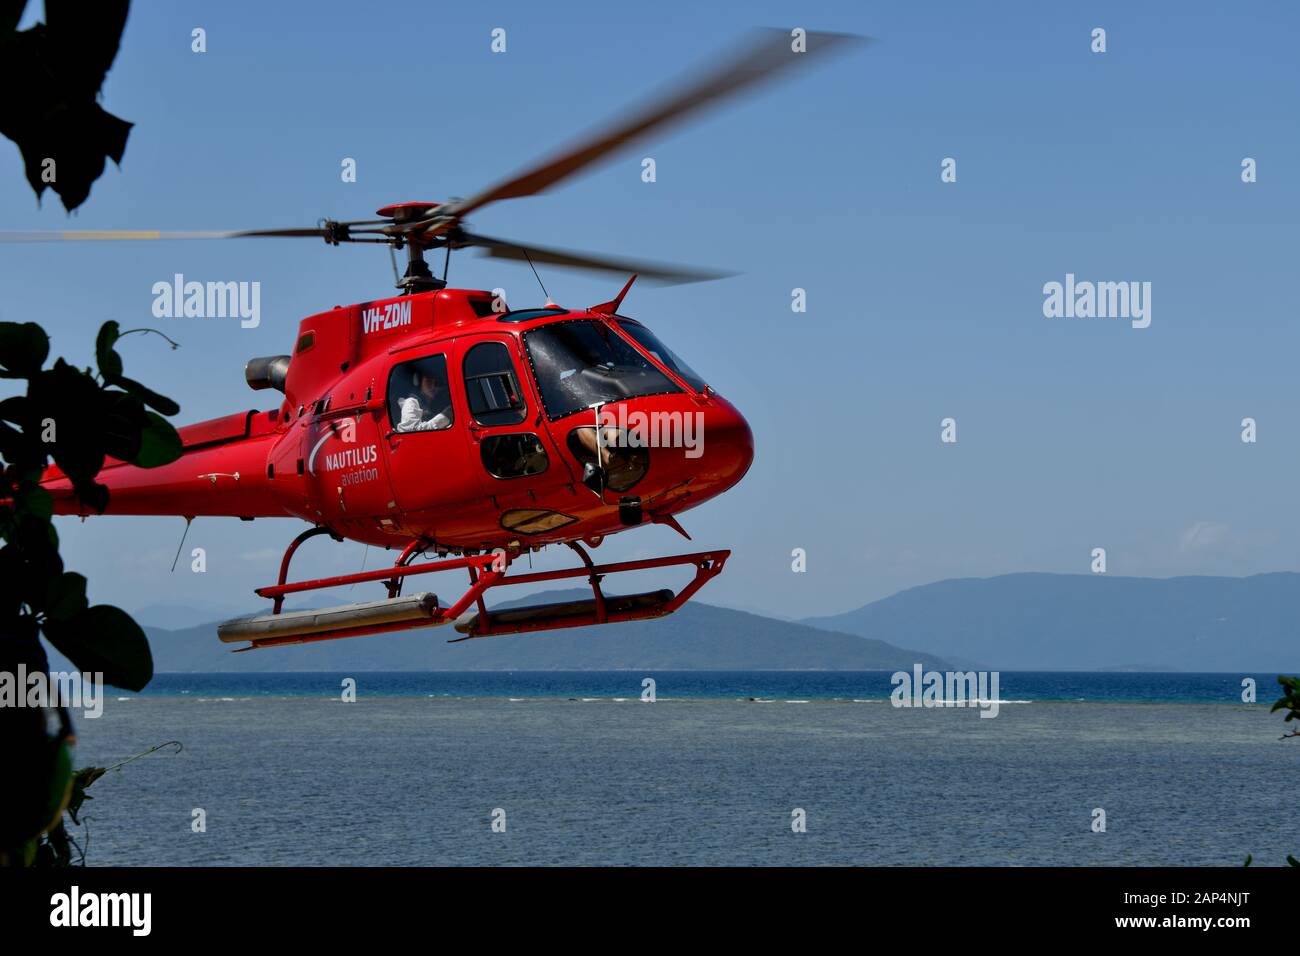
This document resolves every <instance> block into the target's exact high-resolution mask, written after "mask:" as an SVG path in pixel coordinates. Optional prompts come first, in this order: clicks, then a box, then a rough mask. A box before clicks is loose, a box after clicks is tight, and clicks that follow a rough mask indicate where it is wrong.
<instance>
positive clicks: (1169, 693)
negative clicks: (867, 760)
mask: <svg viewBox="0 0 1300 956" xmlns="http://www.w3.org/2000/svg"><path fill="white" fill-rule="evenodd" d="M891 676H892V675H891V673H890V672H889V671H668V672H662V673H660V672H655V671H645V672H640V671H531V672H528V671H523V672H468V673H467V672H455V671H442V672H431V673H410V672H404V673H383V672H354V673H350V674H344V673H338V674H329V673H306V674H286V673H277V674H159V675H157V676H156V677H155V678H154V679H153V682H152V683H151V684H150V685H149V687H148V688H146V690H145V692H144V693H145V694H147V695H149V696H158V695H165V696H176V695H180V696H194V695H198V696H208V697H211V696H221V697H228V696H236V697H286V696H287V697H319V696H321V695H325V696H337V695H338V694H339V692H340V691H339V688H340V685H341V682H342V680H343V679H344V678H346V677H351V678H353V679H355V680H356V681H357V685H358V694H362V695H372V696H395V697H506V698H508V697H563V698H567V697H578V698H584V697H609V698H613V697H629V696H630V697H640V696H641V692H642V689H643V684H642V682H643V680H644V679H645V678H647V677H649V678H652V679H653V680H654V681H655V690H656V695H657V696H658V697H660V698H664V697H672V698H717V699H735V698H748V697H773V698H776V697H781V698H810V699H816V700H834V699H847V700H853V699H882V700H883V699H887V698H888V697H889V694H890V692H891V691H892V690H893V689H894V685H893V684H892V683H891V682H890V678H891ZM1246 678H1250V679H1253V680H1254V681H1255V684H1256V687H1257V688H1258V694H1259V698H1260V699H1261V700H1264V699H1268V700H1274V699H1276V698H1277V696H1278V694H1277V693H1275V691H1276V690H1277V676H1276V675H1275V674H1249V673H1242V674H1181V673H1174V674H1150V673H1140V674H1127V673H1099V672H1077V673H1074V672H1064V671H1003V672H1002V673H1001V674H1000V675H999V687H998V690H999V696H1000V698H1001V699H1003V700H1018V701H1026V700H1032V701H1046V700H1069V701H1102V700H1110V701H1149V702H1156V701H1165V702H1170V703H1172V702H1181V703H1207V704H1208V703H1240V702H1241V693H1242V681H1243V680H1244V679H1246Z"/></svg>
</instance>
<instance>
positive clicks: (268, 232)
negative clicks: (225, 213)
mask: <svg viewBox="0 0 1300 956" xmlns="http://www.w3.org/2000/svg"><path fill="white" fill-rule="evenodd" d="M247 236H283V237H286V238H296V237H299V236H310V237H312V238H315V239H321V238H324V236H325V230H324V229H245V230H239V231H235V232H214V231H211V230H209V231H206V232H161V231H159V230H157V229H63V230H59V229H54V230H49V231H44V232H0V242H90V241H94V242H101V241H116V240H121V239H125V240H131V241H140V240H149V239H242V238H244V237H247Z"/></svg>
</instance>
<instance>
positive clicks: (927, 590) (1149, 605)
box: [802, 572, 1300, 673]
mask: <svg viewBox="0 0 1300 956" xmlns="http://www.w3.org/2000/svg"><path fill="white" fill-rule="evenodd" d="M802 623H804V624H807V625H810V626H813V627H819V628H826V629H828V630H833V631H844V632H848V633H850V634H858V635H861V636H864V637H872V638H875V639H877V640H880V641H887V642H889V643H891V644H900V645H903V646H907V647H924V648H926V649H927V650H929V651H930V652H931V653H933V654H936V655H939V656H942V657H944V658H946V659H947V660H950V661H953V662H954V663H955V664H957V665H958V666H965V665H972V664H973V665H977V666H979V667H981V668H991V669H1000V670H1155V671H1237V670H1256V671H1265V672H1267V671H1273V672H1278V673H1281V672H1289V673H1295V672H1296V671H1297V669H1300V574H1296V573H1293V572H1278V573H1274V574H1256V575H1252V576H1251V577H1245V578H1221V577H1179V578H1124V577H1111V576H1109V575H1101V574H1097V575H1093V574H1004V575H1001V576H998V577H992V578H961V579H954V580H948V581H938V582H936V583H934V584H926V585H922V586H921V587H915V588H911V589H909V590H906V591H900V592H899V593H898V594H895V595H893V596H891V597H887V598H884V599H882V600H880V601H875V602H873V603H871V604H868V605H866V606H865V607H861V608H858V609H857V610H856V611H849V612H848V613H846V614H836V615H833V616H831V617H818V618H810V619H807V620H804V621H803V622H802Z"/></svg>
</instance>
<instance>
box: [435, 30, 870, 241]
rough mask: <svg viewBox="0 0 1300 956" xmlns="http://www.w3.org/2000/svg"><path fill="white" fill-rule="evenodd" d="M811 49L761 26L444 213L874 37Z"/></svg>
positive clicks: (561, 174)
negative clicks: (619, 114)
mask: <svg viewBox="0 0 1300 956" xmlns="http://www.w3.org/2000/svg"><path fill="white" fill-rule="evenodd" d="M806 39H807V48H806V49H807V52H805V53H795V52H794V51H793V50H792V49H791V37H790V34H788V33H786V32H784V31H781V30H759V31H755V36H754V37H753V38H752V39H751V40H749V41H748V42H747V43H746V44H745V45H744V46H743V47H741V48H740V50H739V51H738V52H736V53H735V54H733V55H732V56H731V57H730V58H728V59H726V60H725V61H724V62H723V63H722V64H721V65H720V66H717V67H714V68H713V69H711V70H709V71H708V72H707V73H706V74H704V75H703V76H700V77H698V78H696V79H695V80H693V81H691V82H689V83H687V84H686V85H684V86H683V87H681V88H680V89H679V90H678V91H677V92H675V93H670V94H668V95H666V96H664V97H662V98H660V99H659V100H656V101H654V102H652V103H650V104H649V105H647V106H646V107H644V108H642V109H641V110H640V112H638V113H636V114H635V115H634V116H633V117H632V118H631V119H630V120H627V121H626V122H623V123H619V124H617V125H615V126H612V127H609V128H608V129H606V130H604V131H603V132H598V133H596V134H595V135H593V136H591V137H590V138H588V139H587V140H585V141H583V142H580V143H577V144H575V145H574V146H572V147H570V148H569V149H568V150H565V151H564V152H562V153H560V154H558V155H556V156H554V157H552V158H551V159H549V160H547V161H545V162H543V163H541V164H540V165H537V166H534V167H533V168H531V169H528V170H525V171H524V172H522V173H520V174H519V175H517V176H515V177H514V178H512V179H508V180H506V181H505V182H502V183H499V184H497V185H496V186H494V187H492V188H491V189H488V190H485V191H484V192H481V193H479V194H478V195H476V196H471V197H470V198H469V199H462V200H459V201H457V202H452V203H449V204H447V205H444V206H442V207H440V208H439V209H438V213H439V215H440V216H448V215H450V216H452V217H456V218H460V217H463V216H467V215H469V213H471V212H473V211H474V210H475V209H479V208H481V207H483V206H486V205H487V204H488V203H491V202H496V201H497V200H500V199H513V198H516V197H519V196H532V195H534V194H536V193H539V192H541V191H542V190H544V189H546V188H547V187H549V186H552V185H554V184H555V183H557V182H559V181H560V180H561V179H564V178H565V177H567V176H570V175H572V174H573V173H575V172H577V171H578V170H580V169H582V168H583V167H584V166H588V165H590V164H592V163H595V162H598V161H600V160H602V159H605V158H608V157H609V155H610V154H611V153H613V152H614V151H615V150H617V149H620V148H622V147H625V146H630V145H631V144H632V143H633V142H634V141H635V140H636V139H638V138H640V137H642V136H645V135H646V134H648V133H650V132H652V131H654V130H661V129H664V128H667V127H669V126H671V125H673V124H675V123H678V122H681V121H682V120H684V119H686V118H687V117H688V116H690V115H691V114H692V113H698V112H700V111H701V110H702V109H704V108H705V107H708V106H710V105H713V104H715V103H716V102H717V101H719V100H721V99H723V98H725V97H727V96H730V95H732V94H735V93H739V92H740V91H742V90H745V89H748V88H750V87H753V86H755V85H757V84H758V83H760V82H761V81H763V80H766V79H770V78H772V77H775V76H777V75H778V74H779V73H781V72H783V71H786V70H789V69H790V68H791V67H794V66H798V65H799V64H801V63H805V62H816V61H820V60H821V59H822V58H823V57H824V56H825V55H827V54H829V53H833V52H838V51H841V50H844V49H847V48H849V47H852V46H855V45H857V44H859V43H864V42H867V41H868V40H869V39H870V38H868V37H859V36H854V35H852V34H846V33H809V34H808V35H807V38H806Z"/></svg>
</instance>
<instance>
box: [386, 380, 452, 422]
mask: <svg viewBox="0 0 1300 956" xmlns="http://www.w3.org/2000/svg"><path fill="white" fill-rule="evenodd" d="M415 382H416V385H417V386H418V388H419V391H418V392H417V393H416V394H414V395H412V396H410V397H409V398H404V399H402V403H401V406H400V409H401V413H402V418H401V420H400V421H399V422H398V423H397V430H398V431H399V432H429V431H438V430H439V429H442V428H449V427H451V403H450V401H449V400H448V399H449V397H450V396H449V395H448V394H447V393H446V391H445V390H444V389H443V387H442V384H441V383H440V382H439V381H438V379H437V378H435V377H434V374H433V373H432V372H416V373H415ZM435 410H437V411H435Z"/></svg>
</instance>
